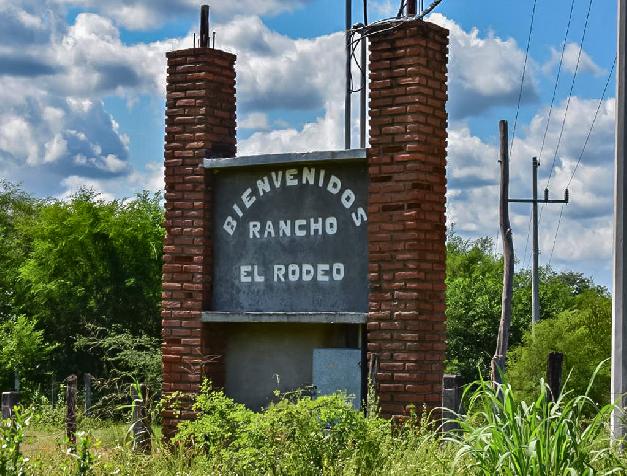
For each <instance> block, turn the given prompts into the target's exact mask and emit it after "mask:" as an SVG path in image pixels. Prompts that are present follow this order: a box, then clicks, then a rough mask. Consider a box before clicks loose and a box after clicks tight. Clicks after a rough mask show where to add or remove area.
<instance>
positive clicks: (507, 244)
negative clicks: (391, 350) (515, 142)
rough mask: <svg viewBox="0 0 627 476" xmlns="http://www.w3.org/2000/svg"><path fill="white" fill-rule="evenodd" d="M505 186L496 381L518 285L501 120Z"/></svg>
mask: <svg viewBox="0 0 627 476" xmlns="http://www.w3.org/2000/svg"><path fill="white" fill-rule="evenodd" d="M499 132H500V158H499V164H500V168H501V189H500V197H499V223H500V228H501V237H502V240H503V294H502V297H501V322H500V324H499V334H498V336H497V339H496V351H495V352H494V357H492V383H493V384H494V385H498V384H500V383H501V382H502V380H501V379H502V377H503V374H504V372H505V367H506V359H507V347H508V345H509V327H510V324H511V322H512V289H513V285H514V239H513V237H512V227H511V225H510V223H509V151H508V132H507V121H503V120H502V121H500V122H499Z"/></svg>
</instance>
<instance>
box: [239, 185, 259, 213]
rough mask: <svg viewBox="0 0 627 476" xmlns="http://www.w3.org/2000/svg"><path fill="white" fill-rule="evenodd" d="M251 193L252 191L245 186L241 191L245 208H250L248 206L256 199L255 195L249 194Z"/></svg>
mask: <svg viewBox="0 0 627 476" xmlns="http://www.w3.org/2000/svg"><path fill="white" fill-rule="evenodd" d="M251 193H253V191H252V189H250V188H247V189H246V190H245V191H244V193H242V202H244V205H246V208H250V206H251V205H252V204H253V203H255V200H257V197H255V196H252V197H251V196H250V194H251Z"/></svg>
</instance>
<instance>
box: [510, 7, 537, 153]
mask: <svg viewBox="0 0 627 476" xmlns="http://www.w3.org/2000/svg"><path fill="white" fill-rule="evenodd" d="M537 3H538V2H537V0H533V8H532V9H531V22H530V23H529V35H528V36H527V48H526V51H525V61H524V63H523V69H522V74H521V77H520V90H519V91H518V102H517V104H516V115H515V117H514V127H513V129H512V142H511V144H510V146H509V156H510V157H511V156H512V151H513V150H514V141H515V139H516V126H517V125H518V114H519V113H520V101H521V100H522V94H523V86H524V84H525V74H526V72H527V61H528V59H529V47H530V46H531V37H532V35H533V21H534V19H535V17H536V5H537Z"/></svg>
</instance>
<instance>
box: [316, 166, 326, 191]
mask: <svg viewBox="0 0 627 476" xmlns="http://www.w3.org/2000/svg"><path fill="white" fill-rule="evenodd" d="M324 173H325V171H324V169H320V176H319V177H318V187H322V185H324Z"/></svg>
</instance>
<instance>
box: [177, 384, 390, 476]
mask: <svg viewBox="0 0 627 476" xmlns="http://www.w3.org/2000/svg"><path fill="white" fill-rule="evenodd" d="M194 409H195V410H196V411H197V412H198V418H197V419H196V420H194V421H191V422H185V423H183V424H181V425H180V427H179V432H178V434H177V436H176V438H175V442H176V443H178V444H181V445H183V446H184V447H188V446H189V447H191V448H194V451H199V452H201V453H202V454H203V455H205V456H206V458H207V464H210V465H211V467H212V468H213V470H214V471H219V472H221V473H228V474H231V473H236V474H242V473H244V474H302V475H316V474H328V473H337V474H339V473H342V472H343V471H344V470H347V469H348V468H349V467H350V468H351V471H350V472H349V474H371V473H372V472H373V471H374V470H375V468H378V467H380V466H381V465H382V464H383V463H384V461H385V456H384V455H385V454H386V452H384V451H382V450H383V447H384V445H386V444H389V442H390V439H391V438H392V433H391V429H390V423H389V421H386V420H383V419H379V418H377V417H370V418H366V417H365V416H364V415H363V413H362V412H359V411H356V410H354V409H353V407H352V404H351V402H350V401H348V400H347V399H346V398H345V397H343V396H341V395H333V396H325V397H320V398H317V399H311V398H310V397H304V398H300V399H297V400H295V401H290V400H287V399H281V400H280V401H279V402H278V403H276V404H273V405H271V406H270V407H269V408H268V409H266V410H265V411H263V412H260V413H255V412H252V411H250V410H248V409H246V408H245V407H244V406H243V405H241V404H238V403H235V402H234V401H233V400H231V399H230V398H228V397H226V396H225V395H224V393H223V392H221V391H212V390H211V389H210V388H209V386H208V385H207V384H205V385H204V386H203V390H202V392H201V394H200V395H199V396H198V397H197V399H196V402H195V404H194ZM390 447H391V445H390Z"/></svg>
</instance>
